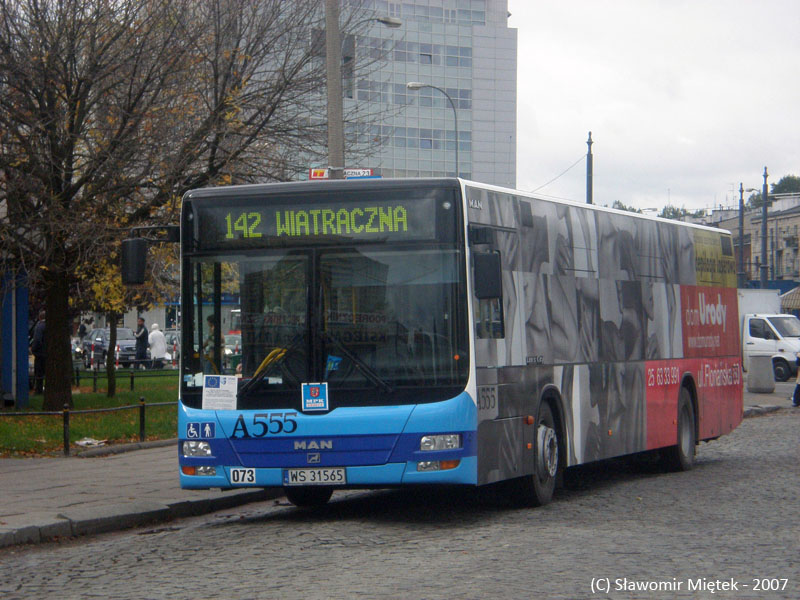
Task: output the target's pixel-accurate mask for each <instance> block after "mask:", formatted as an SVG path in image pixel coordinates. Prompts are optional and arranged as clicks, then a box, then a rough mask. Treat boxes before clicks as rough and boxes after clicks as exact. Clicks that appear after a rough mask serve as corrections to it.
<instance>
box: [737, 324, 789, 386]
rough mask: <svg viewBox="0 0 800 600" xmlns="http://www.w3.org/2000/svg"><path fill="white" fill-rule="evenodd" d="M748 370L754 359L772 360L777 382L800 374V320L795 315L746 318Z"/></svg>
mask: <svg viewBox="0 0 800 600" xmlns="http://www.w3.org/2000/svg"><path fill="white" fill-rule="evenodd" d="M742 352H743V362H744V370H745V371H747V370H748V368H749V366H750V357H751V356H753V355H765V354H766V355H770V356H772V367H773V370H774V371H775V381H786V380H787V379H789V377H791V376H792V375H794V374H796V373H797V360H796V353H797V352H800V320H799V319H798V318H797V317H795V316H794V315H776V314H752V315H742Z"/></svg>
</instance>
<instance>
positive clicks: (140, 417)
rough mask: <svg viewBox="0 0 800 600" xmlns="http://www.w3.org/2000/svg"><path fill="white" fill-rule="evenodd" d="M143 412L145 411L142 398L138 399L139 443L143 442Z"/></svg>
mask: <svg viewBox="0 0 800 600" xmlns="http://www.w3.org/2000/svg"><path fill="white" fill-rule="evenodd" d="M144 410H145V403H144V396H142V397H141V398H139V441H140V442H143V441H144Z"/></svg>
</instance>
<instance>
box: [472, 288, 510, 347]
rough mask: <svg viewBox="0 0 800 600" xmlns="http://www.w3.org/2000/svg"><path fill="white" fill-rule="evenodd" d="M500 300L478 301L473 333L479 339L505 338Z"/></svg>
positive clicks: (486, 299) (487, 299)
mask: <svg viewBox="0 0 800 600" xmlns="http://www.w3.org/2000/svg"><path fill="white" fill-rule="evenodd" d="M501 301H502V298H484V299H482V300H478V322H477V323H476V326H475V333H476V335H477V336H478V337H479V338H487V339H500V338H504V337H506V332H505V324H504V319H503V304H502V302H501Z"/></svg>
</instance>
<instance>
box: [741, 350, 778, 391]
mask: <svg viewBox="0 0 800 600" xmlns="http://www.w3.org/2000/svg"><path fill="white" fill-rule="evenodd" d="M747 391H748V392H755V393H757V394H771V393H772V392H774V391H775V373H774V371H773V369H772V356H771V355H769V354H763V355H757V356H751V357H750V365H749V367H748V368H747Z"/></svg>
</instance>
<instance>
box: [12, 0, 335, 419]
mask: <svg viewBox="0 0 800 600" xmlns="http://www.w3.org/2000/svg"><path fill="white" fill-rule="evenodd" d="M320 18H321V11H320V10H319V1H318V0H294V1H292V2H285V1H283V0H265V1H262V2H251V1H250V0H209V1H208V2H195V1H193V0H0V209H2V208H4V209H5V210H0V270H7V271H12V272H15V271H19V270H22V271H23V272H24V273H26V274H27V276H28V279H29V286H30V287H31V289H32V290H34V296H35V295H36V294H37V293H41V297H42V298H43V302H44V307H45V309H46V311H47V356H48V359H47V363H46V373H45V379H46V382H47V385H46V390H45V402H44V407H45V408H46V409H60V408H61V407H62V406H63V405H64V404H65V403H69V404H71V389H70V379H71V357H70V350H69V336H70V331H69V327H70V323H71V321H72V318H73V315H74V314H75V313H76V311H77V310H80V309H82V308H85V307H87V306H89V305H90V304H91V305H93V306H101V307H104V310H105V311H106V312H111V313H114V312H116V311H117V310H122V309H123V307H124V306H129V305H130V304H131V303H135V302H137V301H138V300H137V299H135V298H132V297H131V296H130V295H129V294H130V293H129V292H127V291H124V290H122V288H121V283H120V282H119V281H118V270H117V266H116V262H115V260H114V256H115V253H116V252H117V249H118V244H119V241H120V240H121V239H122V238H124V237H126V235H127V231H128V230H129V228H130V227H132V226H136V225H149V224H158V225H162V224H166V223H174V222H176V221H177V211H178V210H179V206H178V205H179V200H180V197H181V195H182V194H183V193H184V192H185V191H186V190H188V189H191V188H194V187H201V186H205V185H214V184H219V183H230V182H237V183H242V182H250V181H256V180H257V181H269V180H282V179H286V178H288V177H289V176H290V175H291V174H293V173H295V172H297V171H298V170H299V168H300V165H302V164H308V161H309V157H310V156H313V151H314V150H313V149H314V148H320V147H324V145H322V144H320V142H321V141H322V140H323V139H324V135H325V123H324V118H323V115H322V114H320V110H321V108H323V106H322V103H320V101H319V99H320V82H322V81H323V80H324V78H323V67H324V65H323V64H322V61H320V60H319V58H318V57H315V55H314V52H313V51H312V46H311V44H310V43H309V40H310V39H311V36H310V35H309V31H310V29H313V28H315V27H316V28H317V29H319V28H320V27H321V25H320ZM71 302H72V304H71Z"/></svg>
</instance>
